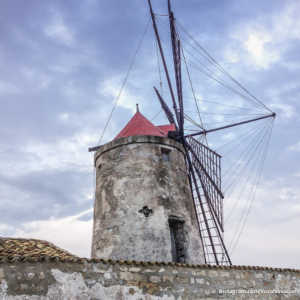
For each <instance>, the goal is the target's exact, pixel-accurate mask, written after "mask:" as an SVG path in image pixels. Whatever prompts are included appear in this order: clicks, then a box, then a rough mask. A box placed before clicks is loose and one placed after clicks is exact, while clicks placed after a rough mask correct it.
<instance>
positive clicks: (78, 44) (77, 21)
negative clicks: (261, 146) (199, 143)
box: [0, 0, 300, 268]
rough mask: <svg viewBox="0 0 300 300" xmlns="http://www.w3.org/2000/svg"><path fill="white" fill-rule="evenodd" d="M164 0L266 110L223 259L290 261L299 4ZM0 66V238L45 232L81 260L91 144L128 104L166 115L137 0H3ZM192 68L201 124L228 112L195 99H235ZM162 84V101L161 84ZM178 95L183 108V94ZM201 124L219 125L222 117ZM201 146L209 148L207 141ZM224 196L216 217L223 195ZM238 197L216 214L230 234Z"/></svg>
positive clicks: (299, 166)
mask: <svg viewBox="0 0 300 300" xmlns="http://www.w3.org/2000/svg"><path fill="white" fill-rule="evenodd" d="M152 2H153V8H154V10H155V12H156V13H157V14H159V15H161V16H157V18H158V24H159V26H160V29H161V35H162V41H163V42H164V41H166V42H167V31H168V27H167V18H166V17H165V16H164V15H165V14H166V12H167V10H166V8H167V7H166V2H165V1H162V0H153V1H152ZM172 4H173V9H174V12H175V15H176V19H177V20H178V21H179V22H180V24H181V25H182V27H183V28H185V29H186V30H187V31H188V32H189V33H190V34H191V35H192V36H193V37H194V38H195V39H196V40H197V41H198V42H199V43H200V44H201V45H202V46H204V47H205V49H207V50H208V51H209V53H210V54H211V55H212V56H213V57H214V58H215V59H216V60H217V61H218V62H219V63H220V64H221V65H222V66H223V67H224V68H225V69H226V70H228V71H229V72H230V73H231V74H232V75H233V76H234V77H235V78H236V79H238V80H239V81H240V82H242V83H243V85H244V86H246V87H247V89H249V90H250V91H251V93H253V94H254V95H255V96H257V97H258V98H259V99H260V100H261V101H262V102H263V103H265V105H267V107H269V108H270V109H271V110H272V111H275V112H276V114H277V118H276V120H275V122H274V127H273V132H272V136H271V140H270V144H269V150H268V155H267V158H266V161H265V164H264V168H263V173H262V177H261V181H260V185H259V188H258V189H257V192H256V197H255V198H254V200H253V201H251V202H247V203H248V204H246V205H249V207H250V208H251V209H250V211H249V213H248V214H247V213H246V214H247V215H248V217H247V220H246V223H245V226H244V229H243V231H242V233H241V236H240V238H239V241H238V244H237V246H236V248H235V250H234V251H233V252H232V254H231V258H232V261H233V263H234V264H238V265H261V266H274V267H290V268H300V262H299V253H300V241H299V233H298V229H299V228H300V185H299V181H300V163H299V161H300V134H299V131H300V121H299V120H300V119H299V113H300V104H299V100H298V97H299V94H300V82H299V76H300V51H299V47H300V19H299V17H298V12H299V10H300V2H299V1H296V0H294V1H292V0H284V1H282V0H265V1H259V0H253V1H251V2H249V1H245V0H228V1H211V0H210V1H208V0H198V1H196V0H190V1H180V0H173V1H172ZM147 24H148V25H147ZM144 32H145V34H143V33H144ZM183 37H184V36H183ZM141 41H142V42H141ZM138 45H140V47H139V46H138ZM137 47H138V49H139V51H138V52H137V55H136V56H135V52H136V50H137ZM187 47H188V46H187ZM191 49H192V48H186V50H187V51H188V50H190V51H191ZM166 55H167V60H168V62H170V57H169V56H168V52H166ZM187 55H188V52H187ZM132 62H133V67H132V69H131V72H130V74H129V77H128V80H127V81H126V85H125V87H124V89H123V90H122V94H121V97H120V98H119V100H118V105H117V107H116V108H115V109H114V112H113V115H112V118H111V121H110V122H109V125H108V126H107V129H106V131H105V134H104V135H103V138H102V139H101V141H100V137H101V136H102V133H103V129H104V127H105V124H106V122H107V120H108V117H109V115H110V113H111V111H112V109H113V107H114V103H116V99H117V96H118V94H119V92H120V89H121V87H122V84H123V83H124V79H125V78H126V73H127V72H128V68H129V66H130V65H131V63H132ZM191 65H192V63H191ZM160 67H161V66H160ZM194 67H195V64H194ZM0 68H1V73H0V104H1V109H0V199H1V201H0V212H1V219H0V236H4V237H26V238H39V239H44V240H48V241H50V242H53V243H55V244H56V245H58V246H60V247H62V248H65V249H67V250H69V251H70V252H72V253H74V254H77V255H80V256H85V257H89V256H90V247H91V233H92V215H93V201H94V169H93V154H91V153H89V152H88V147H91V146H95V145H98V143H99V142H100V143H101V144H103V143H106V142H108V141H110V140H112V139H113V138H114V137H115V136H116V135H117V134H118V132H119V131H120V130H121V129H122V128H123V127H124V126H125V124H126V123H127V122H128V120H129V119H130V118H131V117H132V115H133V114H134V112H135V106H136V103H139V106H140V111H141V112H142V113H143V114H144V115H145V116H146V117H147V118H149V119H150V120H153V122H154V123H157V124H162V123H165V122H166V121H165V119H163V114H160V106H159V103H158V101H157V100H156V98H155V95H154V93H153V88H152V87H153V85H157V86H159V74H160V73H159V68H158V66H157V57H156V46H155V42H154V35H153V30H152V28H151V24H150V23H149V11H148V7H147V3H146V1H145V0H144V1H141V0H131V1H117V0H101V1H100V0H98V1H96V0H86V1H71V0H65V1H59V0H53V1H33V0H26V1H25V0H19V1H10V0H3V1H1V2H0ZM191 72H192V73H191V75H193V79H194V80H195V81H194V84H195V90H196V94H197V97H198V101H199V105H200V108H201V109H202V111H203V113H204V117H205V113H207V114H208V115H207V124H208V123H209V113H208V111H214V112H215V113H216V114H217V113H218V114H220V115H221V112H223V113H224V111H225V113H226V114H227V115H228V112H230V110H228V109H227V110H224V109H223V110H222V106H221V108H218V107H217V106H216V107H215V106H212V102H210V104H209V102H205V99H210V100H211V99H212V100H214V101H219V102H222V101H223V103H224V101H225V99H227V100H226V101H227V102H226V103H227V105H236V103H239V104H240V105H244V102H238V100H237V98H235V97H232V98H230V95H229V94H228V93H227V94H226V92H225V91H224V92H223V90H222V89H218V87H216V85H215V84H211V83H209V82H206V81H204V80H207V79H202V77H201V76H200V75H197V74H196V72H195V70H194V71H191ZM214 74H215V75H218V74H217V73H216V72H215V73H214ZM161 76H163V75H161ZM184 78H185V79H187V78H186V77H184ZM185 89H187V88H186V87H184V90H185ZM161 92H162V93H163V95H164V96H165V97H166V99H168V95H167V86H166V85H164V86H163V87H162V88H161ZM209 94H210V95H213V96H209ZM210 97H211V98H210ZM199 99H200V100H199ZM201 99H202V100H201ZM216 99H217V100H216ZM185 101H186V103H185V105H186V107H187V108H188V109H189V111H190V112H191V114H194V112H195V107H194V106H192V104H191V103H192V102H188V100H185ZM248 104H249V103H248ZM248 104H247V105H248ZM259 109H261V107H260V108H259ZM247 111H248V112H253V111H256V108H253V109H252V108H249V109H248V110H247ZM261 111H262V110H261ZM238 112H239V113H240V111H237V113H238ZM265 113H266V111H265ZM226 114H225V115H226ZM234 114H235V112H234ZM245 116H246V115H241V114H240V115H239V118H235V117H232V119H231V120H226V121H232V120H241V118H243V117H245ZM204 117H203V118H204ZM212 121H215V122H216V121H218V122H220V123H221V122H225V121H224V116H223V117H220V116H219V119H218V118H217V117H216V118H215V119H212ZM241 134H243V133H242V132H241ZM233 137H235V138H236V137H238V135H236V136H234V134H233V133H231V134H230V133H224V135H223V136H221V137H219V138H218V140H219V141H227V140H228V141H229V142H230V140H231V139H232V138H233ZM215 139H216V138H215ZM210 145H211V146H212V147H214V146H215V147H217V144H216V142H215V140H213V139H212V142H211V144H210ZM245 145H246V144H245ZM222 154H223V153H222ZM225 158H226V155H225V156H224V158H223V159H225ZM254 158H255V157H254ZM225 160H226V159H225ZM229 161H230V159H228V160H227V162H229ZM254 161H255V160H254ZM225 165H226V162H225ZM258 165H259V164H258ZM236 199H238V198H236ZM224 201H225V202H224V205H225V216H226V210H227V211H228V209H229V208H226V205H227V204H226V194H225V200H224ZM238 202H239V203H242V201H240V199H238ZM232 203H235V201H233V200H228V205H229V206H230V205H231V206H232V205H233V204H232ZM231 206H230V207H231ZM245 207H246V208H247V206H245ZM245 207H243V206H242V204H241V205H240V207H238V208H237V209H236V217H234V218H233V221H232V223H231V222H229V223H228V224H226V223H225V235H226V239H227V237H228V241H229V240H230V238H231V237H232V236H233V234H234V232H235V227H234V226H235V222H238V220H239V214H240V213H242V211H244V210H245ZM246 211H247V209H246Z"/></svg>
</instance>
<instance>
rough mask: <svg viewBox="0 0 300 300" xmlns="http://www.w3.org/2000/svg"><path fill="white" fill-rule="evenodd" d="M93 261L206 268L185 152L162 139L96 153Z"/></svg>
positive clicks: (127, 141) (124, 142) (137, 139)
mask: <svg viewBox="0 0 300 300" xmlns="http://www.w3.org/2000/svg"><path fill="white" fill-rule="evenodd" d="M95 168H96V197H95V206H94V228H93V243H92V257H97V258H104V259H109V258H110V259H115V260H120V259H123V260H133V259H134V260H139V261H177V262H185V263H195V264H201V263H203V262H204V256H203V249H202V243H201V239H200V235H199V231H198V224H197V219H196V214H195V209H194V204H193V198H192V195H191V190H190V185H189V180H188V176H187V169H186V165H185V156H184V149H183V147H182V145H181V144H180V143H178V142H176V141H175V140H172V139H169V138H167V137H159V136H149V135H148V136H130V137H125V138H119V139H117V140H114V141H112V142H110V143H108V144H105V145H103V146H102V147H101V148H100V149H99V150H98V151H97V152H96V153H95Z"/></svg>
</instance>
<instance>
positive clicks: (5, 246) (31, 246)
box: [0, 238, 79, 259]
mask: <svg viewBox="0 0 300 300" xmlns="http://www.w3.org/2000/svg"><path fill="white" fill-rule="evenodd" d="M14 257H26V258H37V259H39V258H41V257H48V258H55V257H58V258H59V259H72V258H76V259H77V258H79V257H78V256H76V255H73V254H71V253H69V252H68V251H66V250H63V249H61V248H59V247H57V246H55V245H53V244H52V243H49V242H47V241H43V240H36V239H18V238H0V259H1V258H11V259H13V258H14Z"/></svg>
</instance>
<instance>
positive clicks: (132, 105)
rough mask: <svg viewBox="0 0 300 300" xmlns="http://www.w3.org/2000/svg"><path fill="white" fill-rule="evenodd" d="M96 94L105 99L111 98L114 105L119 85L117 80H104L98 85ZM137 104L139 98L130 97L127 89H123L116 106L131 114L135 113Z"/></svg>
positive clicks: (119, 88)
mask: <svg viewBox="0 0 300 300" xmlns="http://www.w3.org/2000/svg"><path fill="white" fill-rule="evenodd" d="M97 90H98V93H99V94H102V95H104V96H106V97H109V98H111V101H112V102H113V103H115V100H116V99H118V97H119V94H120V91H121V84H120V80H119V78H111V79H108V80H105V81H103V82H101V83H100V84H99V87H98V89H97ZM137 103H139V98H138V97H136V96H134V95H132V94H131V93H130V92H129V90H128V89H123V90H122V93H121V94H120V98H119V101H118V106H120V107H123V108H126V109H129V110H130V111H131V112H132V113H134V112H135V111H136V104H137Z"/></svg>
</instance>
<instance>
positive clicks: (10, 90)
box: [0, 80, 20, 95]
mask: <svg viewBox="0 0 300 300" xmlns="http://www.w3.org/2000/svg"><path fill="white" fill-rule="evenodd" d="M19 93H20V90H19V88H18V87H17V86H16V85H14V84H12V83H9V82H5V81H1V80H0V95H7V94H19Z"/></svg>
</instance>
